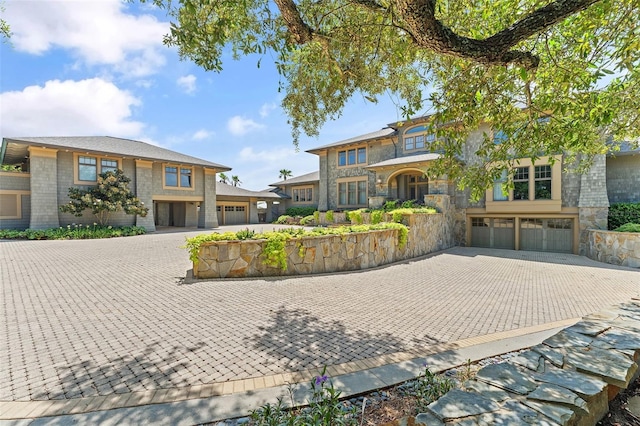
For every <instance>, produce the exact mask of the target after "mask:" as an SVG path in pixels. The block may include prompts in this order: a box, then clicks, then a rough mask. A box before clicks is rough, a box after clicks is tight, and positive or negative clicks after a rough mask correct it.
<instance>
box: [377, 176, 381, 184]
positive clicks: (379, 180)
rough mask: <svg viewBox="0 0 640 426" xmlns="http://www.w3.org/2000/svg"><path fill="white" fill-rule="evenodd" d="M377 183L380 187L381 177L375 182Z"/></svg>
mask: <svg viewBox="0 0 640 426" xmlns="http://www.w3.org/2000/svg"><path fill="white" fill-rule="evenodd" d="M377 182H378V185H382V178H381V177H379V178H378V180H377Z"/></svg>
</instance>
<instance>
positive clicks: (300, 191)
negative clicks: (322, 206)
mask: <svg viewBox="0 0 640 426" xmlns="http://www.w3.org/2000/svg"><path fill="white" fill-rule="evenodd" d="M291 198H292V199H293V202H294V203H311V202H313V187H296V188H293V191H292V197H291Z"/></svg>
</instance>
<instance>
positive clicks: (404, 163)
mask: <svg viewBox="0 0 640 426" xmlns="http://www.w3.org/2000/svg"><path fill="white" fill-rule="evenodd" d="M441 157H442V154H436V153H430V154H420V155H411V156H409V157H398V158H392V159H390V160H385V161H381V162H379V163H375V164H369V165H368V166H366V167H365V168H366V169H369V170H372V171H383V170H396V169H398V168H403V167H422V166H428V165H429V164H431V163H432V162H434V161H435V160H437V159H439V158H441Z"/></svg>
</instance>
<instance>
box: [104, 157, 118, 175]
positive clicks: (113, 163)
mask: <svg viewBox="0 0 640 426" xmlns="http://www.w3.org/2000/svg"><path fill="white" fill-rule="evenodd" d="M116 170H118V161H117V160H110V159H108V158H102V159H101V160H100V173H106V172H115V171H116Z"/></svg>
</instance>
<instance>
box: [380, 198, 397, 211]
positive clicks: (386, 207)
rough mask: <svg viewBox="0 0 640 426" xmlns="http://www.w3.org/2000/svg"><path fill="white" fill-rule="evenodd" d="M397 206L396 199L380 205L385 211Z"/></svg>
mask: <svg viewBox="0 0 640 426" xmlns="http://www.w3.org/2000/svg"><path fill="white" fill-rule="evenodd" d="M397 208H398V201H387V202H386V203H384V206H382V210H384V211H385V212H390V211H391V210H395V209H397Z"/></svg>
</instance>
